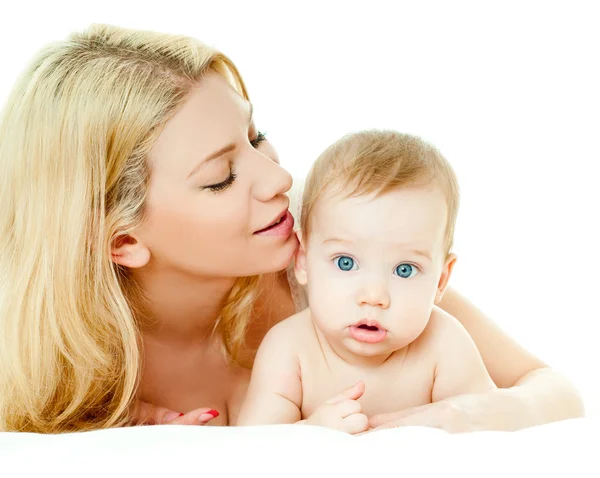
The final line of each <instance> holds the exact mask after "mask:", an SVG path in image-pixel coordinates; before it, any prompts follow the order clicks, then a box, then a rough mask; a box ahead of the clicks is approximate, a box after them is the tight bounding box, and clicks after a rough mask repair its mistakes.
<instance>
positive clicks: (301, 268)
mask: <svg viewBox="0 0 600 478" xmlns="http://www.w3.org/2000/svg"><path fill="white" fill-rule="evenodd" d="M296 236H297V237H298V242H299V243H300V244H299V245H298V249H296V256H295V261H294V273H295V274H296V280H297V281H298V283H299V284H300V285H306V283H307V282H308V277H307V273H306V251H305V249H304V240H303V237H302V231H300V230H298V231H296Z"/></svg>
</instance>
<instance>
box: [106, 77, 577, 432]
mask: <svg viewBox="0 0 600 478" xmlns="http://www.w3.org/2000/svg"><path fill="white" fill-rule="evenodd" d="M250 111H251V108H250V105H249V104H248V102H246V101H245V100H244V99H243V98H241V97H240V96H239V95H237V93H235V92H234V91H233V89H232V88H231V87H229V85H228V84H227V83H226V82H225V81H224V80H223V79H222V78H220V77H218V75H214V74H209V75H207V76H206V77H205V78H204V79H203V80H202V82H201V83H200V85H198V87H197V88H194V90H193V91H192V93H191V94H190V97H189V99H188V100H187V102H186V103H185V105H184V107H183V108H182V109H181V111H179V112H178V113H177V114H175V116H174V117H173V118H172V119H171V120H170V121H169V122H167V125H166V127H165V129H164V131H163V133H162V134H161V135H160V136H159V139H158V140H157V142H156V144H155V145H154V147H153V151H152V154H151V157H150V166H151V184H150V190H149V197H148V200H147V220H146V222H145V224H144V225H143V226H142V227H141V228H140V229H139V230H137V231H134V232H133V233H131V234H130V236H129V237H128V238H127V240H126V241H123V242H121V243H119V244H115V246H114V248H113V251H112V255H113V260H114V261H115V262H116V263H118V264H121V265H123V266H125V267H128V268H129V269H130V270H132V272H133V274H134V275H135V276H136V278H137V279H138V281H139V282H140V283H141V285H142V288H143V289H144V291H145V292H146V293H147V295H148V297H149V298H150V299H151V300H150V303H149V306H148V310H147V314H146V316H145V317H143V325H144V328H143V330H142V340H143V344H144V347H145V355H144V369H143V375H142V382H141V388H140V402H139V403H138V405H137V412H136V416H137V421H138V422H143V423H157V424H160V423H173V424H196V425H198V424H204V423H207V422H208V421H207V420H206V417H205V418H204V419H203V420H200V417H201V416H205V414H206V412H207V410H210V409H213V408H214V409H216V410H217V411H218V412H219V413H220V415H219V416H218V417H217V418H216V419H213V420H210V424H211V425H213V424H215V425H230V424H234V423H235V421H236V416H237V414H238V412H239V406H240V403H241V401H242V398H243V396H244V395H245V391H246V388H247V386H248V381H249V371H247V370H244V369H240V368H239V367H236V366H230V365H228V364H227V363H226V362H225V360H224V358H223V356H222V355H221V352H220V350H219V347H218V344H217V343H216V342H215V341H214V339H212V338H210V336H209V332H210V330H211V329H212V327H213V325H214V324H215V321H216V319H217V316H218V314H219V312H220V310H221V307H222V304H223V303H224V301H225V299H226V297H227V295H228V293H229V290H230V289H231V287H232V285H233V283H234V281H235V278H236V277H241V276H245V275H255V274H256V275H259V274H262V275H264V277H265V278H266V284H265V286H264V289H263V293H262V295H261V298H260V300H259V301H258V303H257V306H256V308H255V311H254V318H253V321H252V323H251V325H250V328H249V332H248V342H249V343H252V344H257V343H260V341H261V339H262V338H263V337H264V336H265V334H266V332H267V330H269V329H270V327H271V326H272V325H274V324H277V323H279V322H280V321H282V320H283V319H285V318H287V317H289V316H291V315H293V314H294V313H295V310H294V307H293V302H292V298H291V296H290V290H289V284H288V283H287V280H286V277H285V274H284V273H282V272H281V271H284V270H285V269H286V268H287V267H288V265H289V264H290V262H291V260H292V257H293V256H294V254H295V252H296V249H297V246H298V242H297V239H296V237H295V235H294V234H290V235H289V236H286V237H280V236H276V237H272V236H265V235H261V234H259V233H258V231H260V230H261V229H263V228H265V227H267V226H269V225H270V224H272V223H273V221H274V220H276V219H277V218H278V216H279V214H281V213H282V211H284V210H285V209H286V208H287V207H288V205H289V199H288V197H287V196H286V192H287V191H289V189H290V187H291V184H292V178H291V176H290V175H289V173H287V171H285V170H284V169H283V168H281V167H280V166H279V161H278V158H277V154H276V152H275V150H274V148H273V147H272V146H271V144H270V143H269V141H268V140H265V139H264V138H262V136H261V134H260V133H259V131H258V130H257V128H256V126H255V125H254V122H253V121H252V120H251V118H250V116H249V114H250ZM224 147H229V149H228V150H227V151H226V152H224V153H223V154H221V155H219V156H218V157H216V158H214V159H210V160H209V157H210V156H212V155H213V153H215V152H216V151H218V150H222V149H223V148H224ZM199 165H200V167H198V166H199ZM232 173H235V177H234V176H233V174H232ZM215 184H221V185H225V186H220V187H219V188H218V190H213V189H211V186H214V185H215ZM499 300H509V298H504V299H503V298H499ZM439 306H440V308H442V309H444V310H446V311H447V312H449V313H451V314H452V315H454V316H455V317H456V319H458V321H460V322H461V323H462V324H463V325H464V327H465V328H466V330H467V331H468V332H469V334H470V335H471V336H472V337H473V339H474V341H475V343H476V345H477V347H478V349H479V351H480V353H481V355H482V357H483V360H484V363H485V365H486V367H488V370H489V372H490V375H491V377H492V379H493V380H494V382H495V383H496V384H498V385H500V386H507V387H508V386H512V385H515V384H516V385H519V387H515V388H513V389H510V390H509V391H510V393H511V395H510V396H505V395H498V394H492V395H490V394H488V395H485V396H478V397H476V398H477V399H476V401H475V403H474V404H472V405H471V404H470V405H469V406H468V409H467V412H466V413H463V415H461V416H460V420H459V421H460V423H459V425H460V426H459V428H460V427H463V425H464V426H467V427H468V426H470V425H469V424H470V423H471V422H472V419H471V415H470V413H471V412H470V411H469V410H473V411H474V412H473V413H475V411H476V410H478V408H483V409H488V408H490V407H493V409H494V410H497V409H499V407H505V408H506V413H505V416H506V414H510V415H511V416H515V417H516V418H515V426H528V425H533V424H538V423H545V422H548V421H552V420H556V419H562V418H570V417H573V416H579V415H580V414H581V413H582V405H581V399H580V397H579V396H578V394H577V392H576V391H575V390H574V389H573V387H572V385H571V384H570V383H568V382H567V381H566V380H565V379H564V378H563V377H562V376H560V375H559V374H556V373H555V372H553V371H551V370H550V369H548V368H546V366H545V364H544V363H543V362H542V361H541V360H539V359H538V358H536V357H534V356H533V355H532V354H530V353H529V352H528V351H526V350H524V349H522V348H521V347H520V346H519V345H518V344H516V343H515V342H514V341H513V340H512V339H511V338H510V337H508V336H507V335H506V334H504V333H503V332H502V331H501V330H500V329H499V328H498V326H497V325H495V324H494V323H493V322H492V321H491V320H490V319H488V318H487V317H486V316H485V315H484V314H483V313H482V312H481V311H480V310H478V309H477V308H476V307H475V306H474V305H473V304H471V303H470V302H469V301H468V300H467V299H465V298H464V297H462V296H461V295H459V294H458V293H457V292H456V291H454V290H452V289H451V288H449V289H448V290H447V291H446V294H445V296H444V298H443V300H442V301H441V302H440V303H439ZM507 356H510V357H511V358H512V359H511V361H510V362H509V363H507V362H506V359H505V358H506V357H507ZM534 371H535V374H533V373H532V372H534ZM521 395H522V396H521ZM490 400H492V401H493V405H487V404H488V402H489V401H490ZM496 401H498V403H496ZM199 407H202V408H199ZM534 410H535V411H536V412H535V413H534V412H533V411H534ZM537 410H541V411H542V412H537ZM434 412H435V409H434ZM180 413H184V415H183V416H181V417H178V415H179V414H180ZM433 415H434V417H437V416H439V414H437V413H433ZM443 416H445V417H447V416H449V415H448V414H447V413H446V412H444V414H443ZM530 417H533V418H530ZM397 419H400V420H402V417H401V416H394V415H388V416H383V415H382V416H381V417H380V419H379V422H377V423H378V424H380V425H382V424H385V423H392V424H393V423H397ZM374 420H377V417H375V418H374ZM424 421H426V420H424ZM505 422H506V420H505V419H504V420H503V421H502V423H505ZM374 423H375V422H374ZM398 423H399V422H398ZM490 426H492V427H493V426H496V425H495V424H491V425H490Z"/></svg>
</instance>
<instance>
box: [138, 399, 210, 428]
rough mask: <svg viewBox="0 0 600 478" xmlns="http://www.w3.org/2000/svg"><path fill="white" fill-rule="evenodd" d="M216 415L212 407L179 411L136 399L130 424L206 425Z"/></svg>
mask: <svg viewBox="0 0 600 478" xmlns="http://www.w3.org/2000/svg"><path fill="white" fill-rule="evenodd" d="M218 416H219V412H217V411H216V410H214V409H212V408H198V409H196V410H192V411H191V412H188V413H180V412H175V411H173V410H169V409H168V408H163V407H156V406H154V405H152V404H150V403H147V402H141V401H138V402H137V403H136V406H135V411H134V414H133V417H134V418H133V421H132V425H166V424H168V425H206V424H207V423H208V422H210V421H211V420H212V419H214V418H216V417H218Z"/></svg>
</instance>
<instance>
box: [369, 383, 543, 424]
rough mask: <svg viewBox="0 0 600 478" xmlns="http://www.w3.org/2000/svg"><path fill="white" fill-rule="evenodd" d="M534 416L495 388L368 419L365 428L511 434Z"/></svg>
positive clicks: (510, 395) (509, 394)
mask: <svg viewBox="0 0 600 478" xmlns="http://www.w3.org/2000/svg"><path fill="white" fill-rule="evenodd" d="M529 414H531V415H533V416H528V415H529ZM535 415H536V414H535V411H533V410H531V409H530V407H529V406H528V405H527V403H526V402H524V401H521V400H519V398H518V397H516V396H515V395H514V393H512V391H511V390H510V389H508V390H502V389H497V390H494V391H491V392H487V393H481V394H470V395H459V396H455V397H451V398H448V399H446V400H441V401H439V402H434V403H431V404H427V405H421V406H419V407H414V408H409V409H407V410H403V411H400V412H394V413H386V414H380V415H374V416H372V417H371V418H370V419H369V425H370V427H371V429H372V430H371V431H376V430H382V429H386V428H396V427H406V426H420V427H432V428H439V429H441V430H444V431H446V432H449V433H465V432H474V431H483V430H501V431H515V430H518V429H521V428H526V427H528V426H533V425H535V424H536V423H538V422H539V421H540V420H539V419H537V418H536V417H535Z"/></svg>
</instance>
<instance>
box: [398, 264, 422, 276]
mask: <svg viewBox="0 0 600 478" xmlns="http://www.w3.org/2000/svg"><path fill="white" fill-rule="evenodd" d="M395 272H396V274H397V275H399V276H400V277H402V278H403V279H408V278H409V277H413V276H415V275H417V273H418V270H417V268H416V267H414V266H411V265H410V264H400V265H399V266H398V267H396V270H395Z"/></svg>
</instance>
